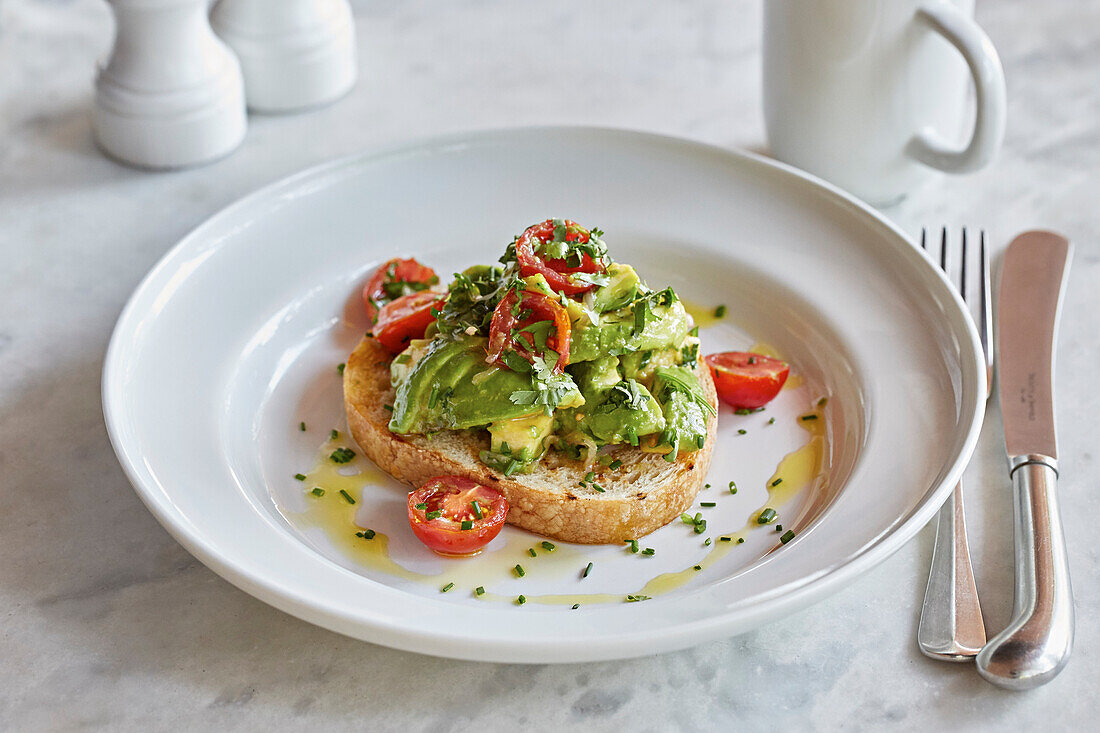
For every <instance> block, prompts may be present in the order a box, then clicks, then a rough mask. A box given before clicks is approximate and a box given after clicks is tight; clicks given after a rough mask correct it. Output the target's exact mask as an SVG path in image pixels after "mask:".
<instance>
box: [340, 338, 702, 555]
mask: <svg viewBox="0 0 1100 733" xmlns="http://www.w3.org/2000/svg"><path fill="white" fill-rule="evenodd" d="M391 358H392V357H391V355H390V354H389V352H387V351H386V349H385V348H383V347H382V345H381V344H379V343H378V342H377V341H375V340H374V339H372V338H370V337H367V338H364V339H363V341H362V342H361V343H360V344H359V346H358V347H357V348H356V349H355V351H353V352H352V354H351V356H350V357H349V358H348V361H347V366H346V367H345V369H344V406H345V408H346V410H347V416H348V426H349V427H350V428H351V434H352V437H354V438H355V441H356V442H357V443H358V444H359V447H360V448H362V449H363V452H364V453H366V454H367V456H368V457H369V458H370V459H371V460H372V461H374V462H375V463H376V464H378V467H379V468H381V469H382V470H383V471H385V472H386V473H388V474H390V475H391V476H393V477H394V478H396V479H398V480H399V481H404V482H406V483H409V484H412V485H414V486H419V485H421V484H423V483H424V482H425V481H427V480H428V479H430V478H432V477H434V476H444V475H456V476H466V477H468V478H470V479H473V480H474V481H477V482H479V483H482V484H485V485H486V486H493V487H495V488H497V489H499V490H500V491H501V492H503V493H504V495H505V496H506V497H507V498H508V503H509V504H510V505H511V507H512V508H511V510H510V511H509V512H508V523H509V524H514V525H516V526H518V527H522V528H524V529H527V530H530V531H532V532H536V533H538V534H541V535H545V536H547V537H552V538H554V539H559V540H562V541H563V542H580V543H586V544H603V543H611V542H624V541H627V540H632V539H636V538H638V537H641V536H643V535H646V534H649V533H650V532H652V531H653V530H655V529H657V528H659V527H662V526H664V525H665V524H668V523H669V522H670V521H672V520H673V519H675V518H676V517H678V516H680V514H681V513H683V512H685V511H686V510H687V509H688V507H690V506H691V504H692V501H694V499H695V495H696V494H698V493H699V490H700V489H701V488H702V486H703V481H704V479H705V478H706V475H707V469H708V468H709V467H710V455H711V451H712V449H713V447H714V435H715V422H716V421H715V418H714V417H711V418H710V419H709V422H708V424H707V441H706V443H705V445H704V446H703V447H702V448H701V449H700V450H697V451H695V452H693V453H688V454H684V455H681V456H680V458H679V459H678V460H677V461H675V462H672V463H670V462H668V461H666V460H665V459H664V457H663V456H661V455H659V454H656V453H645V452H643V451H641V450H639V449H637V448H631V447H629V446H626V447H621V448H618V449H617V450H616V451H615V453H614V454H613V455H614V457H615V458H617V459H619V460H620V461H622V466H620V467H619V468H617V469H615V470H611V469H609V468H607V467H605V466H601V465H600V464H598V463H597V464H595V465H593V466H592V467H591V468H587V467H586V466H585V464H584V463H583V462H581V461H575V460H570V459H568V458H565V457H564V456H562V455H560V454H558V453H557V452H556V451H553V450H550V451H547V454H546V456H545V457H544V458H543V459H542V461H540V462H539V463H538V465H536V466H535V468H534V470H533V471H532V472H531V473H527V474H522V475H514V476H505V475H504V474H502V473H500V472H498V471H494V470H493V469H491V468H489V467H488V466H486V465H485V464H483V463H482V462H481V460H480V459H479V458H478V455H479V453H480V451H482V450H485V449H487V448H488V447H489V439H488V434H487V433H486V432H485V431H476V432H475V431H454V432H450V431H446V432H442V433H437V434H436V435H434V436H432V437H428V436H425V435H395V434H394V433H391V432H390V430H389V427H388V425H389V421H390V416H391V413H390V411H389V410H387V409H386V406H387V405H392V403H393V397H394V390H393V387H391V386H390V371H389V363H390V359H391ZM697 374H698V377H699V383H700V384H701V385H702V387H703V393H704V394H705V395H706V397H707V400H708V401H709V402H710V403H711V404H712V405H716V404H717V401H716V395H715V391H714V383H713V382H712V381H711V377H710V370H709V369H707V368H706V367H701V368H699V369H698V370H697ZM589 470H591V471H593V472H594V473H595V474H596V478H595V481H596V483H597V484H599V485H600V487H601V488H603V489H604V491H603V492H602V493H601V492H599V491H597V490H596V489H594V488H592V487H591V486H590V485H589V484H585V485H584V486H581V485H579V484H580V482H581V480H582V479H583V478H584V476H585V474H586V473H588V471H589Z"/></svg>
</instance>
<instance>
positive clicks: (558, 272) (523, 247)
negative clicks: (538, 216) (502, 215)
mask: <svg viewBox="0 0 1100 733" xmlns="http://www.w3.org/2000/svg"><path fill="white" fill-rule="evenodd" d="M565 226H566V230H565V241H567V242H587V241H588V240H589V238H590V236H591V235H590V233H589V231H588V230H587V229H585V228H584V227H582V226H581V225H579V224H577V223H576V222H573V221H570V220H569V219H566V220H565ZM553 238H554V220H553V219H547V220H546V221H544V222H542V223H541V224H533V225H532V226H529V227H527V229H525V230H524V232H523V234H521V235H519V239H517V240H516V262H517V263H518V264H519V273H520V275H522V276H523V277H528V276H530V275H536V274H538V275H542V276H543V277H545V278H546V282H548V283H549V284H550V287H551V288H553V289H554V290H555V291H557V292H559V293H565V294H566V295H576V294H578V293H584V292H587V291H589V290H591V289H592V288H594V287H595V285H592V284H591V283H574V282H573V281H572V280H570V279H569V275H571V274H573V273H577V272H587V273H596V272H603V271H604V270H605V269H607V268H606V265H605V264H604V263H603V262H602V261H601V260H594V259H592V258H591V257H590V256H589V255H587V254H582V255H581V264H580V265H579V266H573V267H571V266H570V265H569V263H567V262H566V261H565V260H556V259H546V258H544V257H542V256H541V255H540V254H539V253H538V249H539V246H540V245H541V244H543V243H544V242H549V241H551V240H553Z"/></svg>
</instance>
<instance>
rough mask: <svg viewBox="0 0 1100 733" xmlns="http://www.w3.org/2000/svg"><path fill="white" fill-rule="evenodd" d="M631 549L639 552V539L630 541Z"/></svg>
mask: <svg viewBox="0 0 1100 733" xmlns="http://www.w3.org/2000/svg"><path fill="white" fill-rule="evenodd" d="M630 551H631V552H633V553H635V554H637V552H638V540H631V541H630Z"/></svg>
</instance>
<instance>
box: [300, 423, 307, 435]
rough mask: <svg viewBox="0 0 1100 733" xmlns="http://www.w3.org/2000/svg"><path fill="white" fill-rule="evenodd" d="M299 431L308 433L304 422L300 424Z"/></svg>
mask: <svg viewBox="0 0 1100 733" xmlns="http://www.w3.org/2000/svg"><path fill="white" fill-rule="evenodd" d="M298 429H299V430H301V431H302V432H303V433H304V432H305V431H306V424H305V423H304V422H300V423H298Z"/></svg>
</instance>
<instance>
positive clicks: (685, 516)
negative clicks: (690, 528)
mask: <svg viewBox="0 0 1100 733" xmlns="http://www.w3.org/2000/svg"><path fill="white" fill-rule="evenodd" d="M680 521H681V522H683V523H684V524H695V520H694V519H692V517H691V515H690V514H681V515H680Z"/></svg>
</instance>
